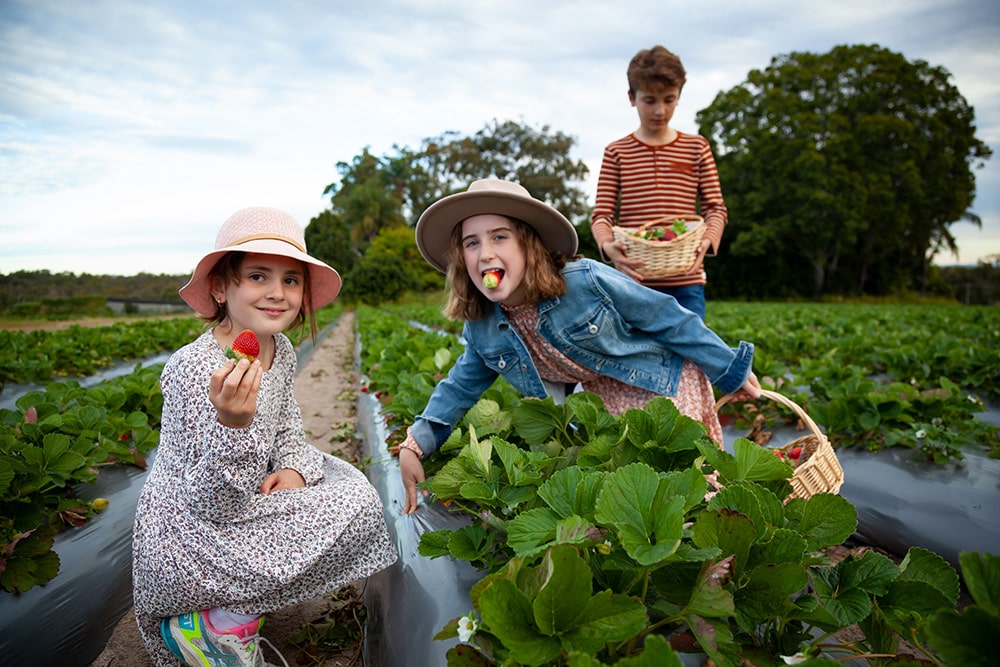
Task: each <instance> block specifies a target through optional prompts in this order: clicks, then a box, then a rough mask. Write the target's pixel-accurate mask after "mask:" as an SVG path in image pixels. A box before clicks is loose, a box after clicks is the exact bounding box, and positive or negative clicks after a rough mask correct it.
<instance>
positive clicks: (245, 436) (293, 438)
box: [133, 331, 396, 666]
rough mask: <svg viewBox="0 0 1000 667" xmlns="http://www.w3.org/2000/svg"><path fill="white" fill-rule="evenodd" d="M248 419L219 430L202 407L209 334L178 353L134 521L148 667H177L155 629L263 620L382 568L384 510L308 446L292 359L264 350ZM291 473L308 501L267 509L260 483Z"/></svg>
mask: <svg viewBox="0 0 1000 667" xmlns="http://www.w3.org/2000/svg"><path fill="white" fill-rule="evenodd" d="M275 343H276V350H275V357H274V362H273V364H272V366H271V368H270V369H269V370H268V371H267V372H265V373H264V376H263V380H262V381H261V387H260V392H259V394H258V397H257V413H256V415H255V416H254V421H253V423H252V424H251V425H250V426H249V427H247V428H246V429H231V428H228V427H226V426H223V425H221V424H219V423H218V421H217V420H216V411H215V408H214V407H213V406H212V404H211V402H210V401H209V399H208V383H209V378H210V376H211V374H212V373H213V372H214V371H215V370H216V369H218V368H219V367H221V366H222V365H223V364H224V363H225V355H224V354H223V351H222V349H221V348H220V347H219V345H218V343H217V342H216V340H215V338H214V337H213V335H212V332H211V331H208V332H206V333H204V334H203V335H201V336H200V337H199V338H198V339H197V340H195V341H194V342H192V343H191V344H189V345H186V346H185V347H183V348H181V349H180V350H178V351H177V352H176V353H174V354H173V355H172V356H171V358H170V359H169V360H168V361H167V363H166V365H165V367H164V369H163V373H162V376H161V379H160V384H161V388H162V391H163V400H164V404H163V416H162V423H161V430H160V444H159V446H158V447H157V450H156V456H155V459H154V462H153V464H152V468H151V470H150V473H149V476H148V478H147V480H146V483H145V486H144V487H143V490H142V494H141V496H140V498H139V502H138V507H137V509H136V518H135V525H134V531H133V589H134V590H133V593H134V601H135V613H136V620H137V622H138V625H139V629H140V632H141V633H142V637H143V641H144V642H145V645H146V648H147V650H148V652H149V654H150V657H151V658H152V660H153V663H154V664H155V665H158V666H160V665H163V666H166V665H170V666H176V665H179V664H180V663H179V661H178V660H177V659H176V658H175V657H174V656H173V655H172V654H171V653H170V651H169V650H168V649H167V648H166V646H165V645H164V643H163V641H162V639H161V638H160V632H159V624H160V619H161V618H163V617H166V616H175V615H178V614H182V613H185V612H189V611H194V610H199V609H207V608H210V607H223V608H225V609H228V610H230V611H234V612H239V613H246V614H265V613H268V612H271V611H276V610H278V609H281V608H282V607H286V606H289V605H292V604H296V603H298V602H301V601H304V600H307V599H310V598H313V597H316V596H318V595H322V594H324V593H326V592H329V591H331V590H335V589H337V588H339V587H341V586H343V585H345V584H347V583H349V582H352V581H356V580H358V579H363V578H365V577H367V576H369V575H371V574H374V573H375V572H377V571H379V570H381V569H383V568H385V567H387V566H389V565H391V564H392V563H393V562H394V561H395V560H396V552H395V549H394V547H393V546H392V542H391V539H390V537H389V533H388V531H387V530H386V525H385V518H384V515H383V513H382V502H381V500H380V499H379V497H378V493H377V492H376V491H375V488H374V487H373V486H372V485H371V483H370V482H369V481H368V479H367V478H366V477H365V476H364V474H362V473H361V472H360V471H359V470H358V469H357V468H355V467H354V466H352V465H351V464H349V463H347V462H346V461H343V460H342V459H339V458H337V457H334V456H331V455H329V454H325V453H323V452H320V451H319V450H318V449H316V448H315V447H313V446H312V445H309V444H308V443H306V441H305V434H304V431H303V427H302V415H301V413H300V411H299V407H298V404H297V403H296V402H295V394H294V380H295V370H296V364H297V361H296V357H295V352H294V349H293V348H292V344H291V341H289V340H288V338H287V337H285V336H284V335H278V336H275ZM282 468H293V469H295V470H296V471H298V472H299V473H300V474H301V475H302V477H303V478H304V479H305V481H306V487H305V488H301V489H288V490H282V491H276V492H274V493H271V494H268V495H264V494H262V493H260V491H259V487H260V484H261V483H262V482H263V481H264V477H265V476H266V475H268V474H270V473H272V472H275V471H277V470H279V469H282Z"/></svg>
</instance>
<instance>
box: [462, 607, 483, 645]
mask: <svg viewBox="0 0 1000 667" xmlns="http://www.w3.org/2000/svg"><path fill="white" fill-rule="evenodd" d="M478 627H479V625H478V624H477V623H476V619H474V618H473V617H472V614H471V613H470V614H469V615H468V616H463V617H462V618H460V619H458V638H459V640H461V641H463V642H467V641H469V640H470V639H472V635H474V634H476V628H478Z"/></svg>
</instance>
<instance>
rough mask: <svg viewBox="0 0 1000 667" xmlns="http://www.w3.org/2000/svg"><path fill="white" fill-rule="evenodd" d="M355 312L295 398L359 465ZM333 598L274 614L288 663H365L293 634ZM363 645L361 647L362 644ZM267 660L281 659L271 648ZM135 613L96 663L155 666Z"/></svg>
mask: <svg viewBox="0 0 1000 667" xmlns="http://www.w3.org/2000/svg"><path fill="white" fill-rule="evenodd" d="M354 339H355V330H354V312H353V311H346V312H345V313H344V314H343V315H342V316H341V317H340V318H339V320H338V321H337V322H336V323H335V325H334V329H333V330H332V331H331V332H330V333H329V334H327V335H326V336H325V337H324V338H323V340H322V341H321V342H320V344H319V346H318V347H317V349H316V350H314V351H313V353H312V354H311V355H310V356H309V358H308V359H307V360H306V361H305V363H304V364H303V366H302V367H300V368H299V374H298V377H297V378H296V383H295V397H296V399H297V400H298V403H299V407H300V408H301V410H302V420H303V424H304V426H305V430H306V437H307V439H308V440H309V442H311V443H312V444H313V445H315V446H316V447H318V448H319V449H321V450H323V451H325V452H330V453H332V454H335V455H338V456H340V457H341V458H343V459H345V460H347V461H350V462H351V463H354V464H355V465H359V464H360V463H361V447H360V442H359V441H358V440H357V438H356V425H355V417H356V411H357V393H356V392H357V386H358V385H357V374H356V371H355V368H354ZM363 584H364V582H356V583H355V584H354V585H353V586H351V587H350V588H349V589H348V590H347V591H344V592H343V593H344V595H345V597H346V596H347V595H349V596H350V597H353V598H355V599H356V598H358V597H359V596H360V594H361V591H362V590H363ZM330 608H331V602H330V601H329V600H328V599H327V598H326V597H320V598H316V599H314V600H309V601H307V602H304V603H302V604H300V605H297V606H294V607H290V608H287V609H283V610H281V611H278V612H275V613H273V614H269V615H268V617H267V621H266V623H265V624H264V627H263V629H262V631H261V635H262V636H263V637H265V638H266V639H267V640H268V641H270V642H271V643H272V644H274V646H275V647H277V649H278V650H279V651H281V653H282V655H283V656H284V657H285V660H287V661H288V664H289V665H315V666H317V667H346V666H347V665H351V664H356V665H363V664H364V660H363V658H362V657H361V656H360V655H355V653H356V651H347V652H345V653H344V654H340V655H333V656H330V657H328V658H326V659H325V660H324V661H322V662H317V661H315V660H310V659H309V658H308V656H305V655H301V654H300V650H299V649H298V648H297V647H296V646H294V645H293V644H291V643H290V642H289V639H290V638H291V637H293V636H294V635H296V634H297V633H299V632H300V631H302V629H303V628H304V627H305V626H306V625H308V624H310V623H312V622H315V621H317V620H319V619H321V618H322V617H323V616H325V615H326V613H327V612H328V611H329V610H330ZM357 650H360V646H359V647H357ZM263 655H264V659H265V660H266V661H267V662H269V663H274V664H280V662H281V661H280V660H278V658H277V656H275V655H274V654H273V652H271V651H270V649H268V648H264V650H263ZM151 665H152V662H151V661H150V659H149V656H148V655H147V654H146V650H145V648H144V647H143V644H142V640H141V638H140V637H139V630H138V628H137V627H136V623H135V616H134V614H133V612H132V610H131V609H130V610H129V612H128V613H127V614H125V616H124V617H122V619H121V620H120V621H119V622H118V625H117V626H116V627H115V630H114V633H113V634H112V635H111V639H110V641H108V643H107V645H106V646H105V649H104V651H103V652H102V653H101V654H100V655H99V656H98V657H97V659H96V660H94V662H93V663H92V666H91V667H151Z"/></svg>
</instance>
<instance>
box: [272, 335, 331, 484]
mask: <svg viewBox="0 0 1000 667" xmlns="http://www.w3.org/2000/svg"><path fill="white" fill-rule="evenodd" d="M283 346H284V342H283ZM283 353H284V354H287V356H288V357H289V358H290V362H289V363H288V364H287V366H286V367H285V368H284V372H285V378H284V381H283V382H281V383H280V385H281V387H282V395H281V411H280V412H279V413H278V423H277V431H276V433H275V439H274V448H273V451H272V455H271V469H270V471H269V472H277V471H278V470H282V469H284V468H291V469H292V470H295V471H296V472H298V473H299V474H300V475H302V478H303V479H304V480H305V482H306V485H307V486H312V485H314V484H317V483H319V482H320V481H322V479H323V456H322V454H321V452H320V451H319V450H318V449H316V448H315V447H313V446H312V445H310V444H309V443H307V442H306V434H305V429H304V428H303V426H302V410H301V409H299V404H298V402H297V401H296V400H295V372H296V361H295V353H294V351H293V350H292V348H291V342H288V343H287V349H286V350H284V351H283Z"/></svg>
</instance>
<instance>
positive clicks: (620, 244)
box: [601, 241, 642, 283]
mask: <svg viewBox="0 0 1000 667" xmlns="http://www.w3.org/2000/svg"><path fill="white" fill-rule="evenodd" d="M601 252H603V253H604V256H605V257H607V258H608V260H609V261H610V262H612V263H613V264H614V265H615V268H616V269H618V270H619V271H621V272H622V273H624V274H625V275H626V276H628V277H629V278H631V279H632V280H634V281H636V282H637V283H639V282H642V274H641V273H639V272H638V271H637V270H636V269H639V268H642V260H641V259H630V258H629V256H628V254H627V248H626V246H625V242H624V241H608V242H607V243H605V244H604V245H602V246H601Z"/></svg>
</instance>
